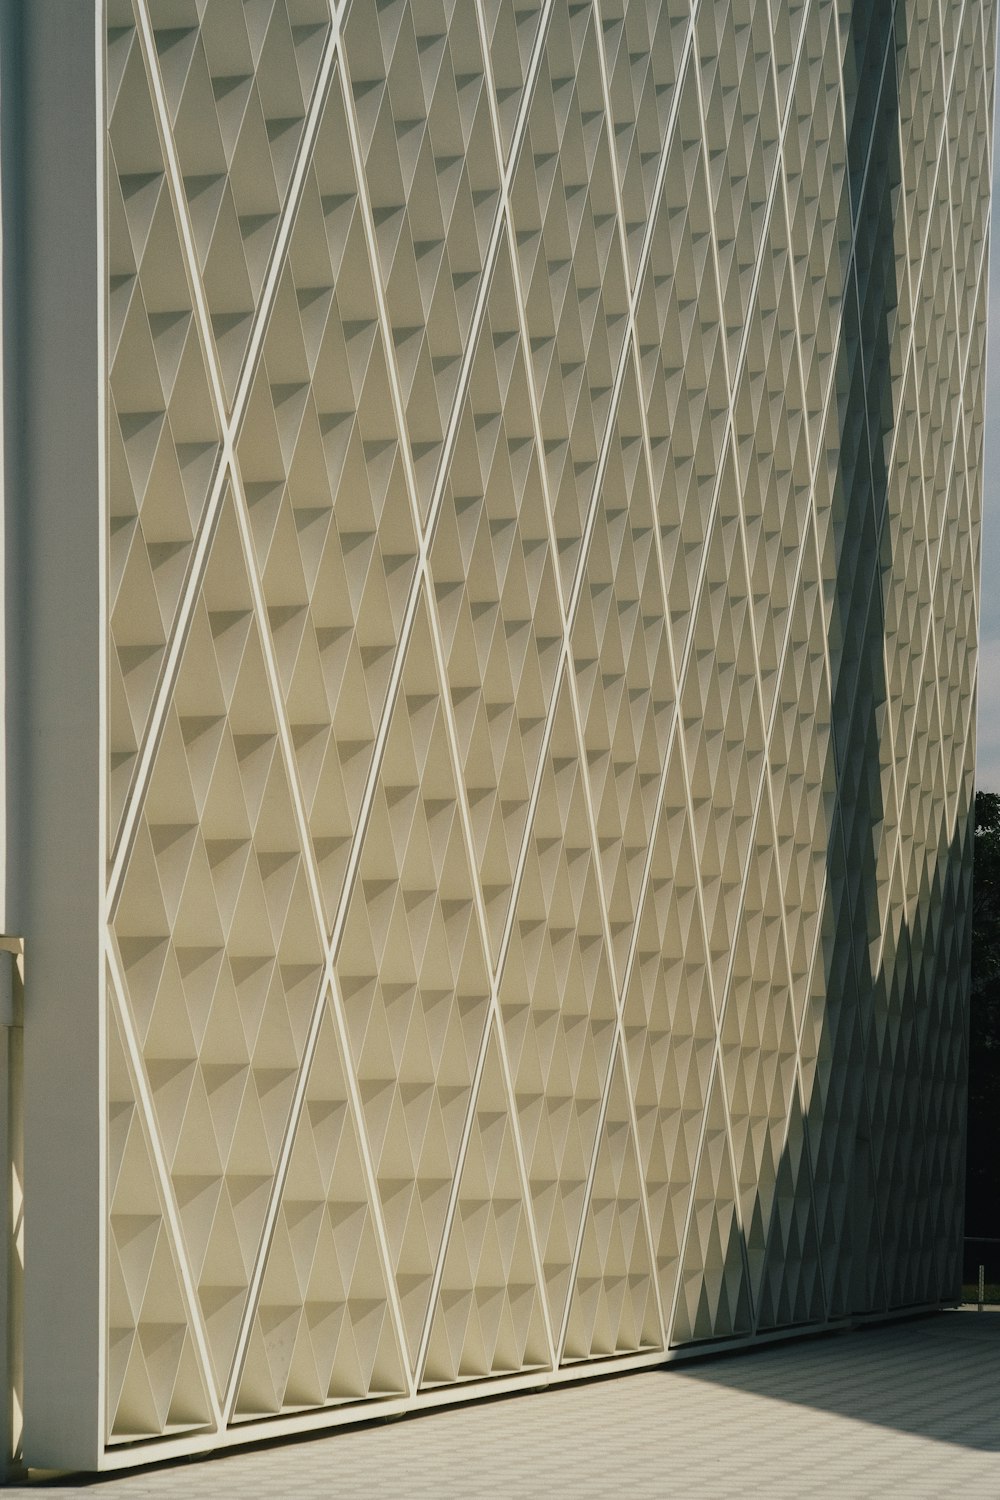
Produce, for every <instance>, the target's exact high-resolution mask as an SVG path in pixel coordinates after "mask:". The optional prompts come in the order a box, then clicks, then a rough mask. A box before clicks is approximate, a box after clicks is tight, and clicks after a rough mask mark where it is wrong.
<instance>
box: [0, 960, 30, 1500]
mask: <svg viewBox="0 0 1000 1500" xmlns="http://www.w3.org/2000/svg"><path fill="white" fill-rule="evenodd" d="M23 1002H24V944H23V943H22V942H21V939H20V938H10V937H0V1086H2V1087H3V1101H2V1105H0V1225H2V1233H3V1236H4V1243H3V1245H2V1246H0V1356H2V1357H3V1358H5V1360H6V1364H5V1369H4V1377H3V1379H4V1384H3V1394H2V1400H0V1483H3V1482H8V1483H9V1482H11V1481H13V1480H15V1479H18V1478H23V1476H24V1465H23V1463H22V1461H21V1428H22V1423H23V1411H22V1397H23V1381H22V1373H23V1358H22V1356H23V1346H22V1333H21V1323H22V1319H21V1311H22V1291H23V1277H24V1197H23V1192H22V1187H23V1180H24V1179H23V1167H22V1163H23V1136H22V1059H23V1052H24V1049H23V1036H24V1033H23V1024H22V1023H23V1014H24V1004H23Z"/></svg>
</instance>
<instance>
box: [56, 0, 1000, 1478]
mask: <svg viewBox="0 0 1000 1500" xmlns="http://www.w3.org/2000/svg"><path fill="white" fill-rule="evenodd" d="M106 24H107V40H106V53H105V55H104V58H103V67H104V69H105V83H104V89H105V98H104V110H105V117H104V124H105V126H106V152H107V155H106V172H105V186H104V193H105V204H104V214H105V223H106V251H105V254H106V263H105V268H104V274H105V275H106V307H107V316H106V330H105V332H106V339H107V359H106V368H107V440H106V476H107V496H108V500H107V536H106V568H107V592H106V621H105V629H106V641H107V679H106V680H107V688H106V724H107V757H106V776H107V795H106V798H105V802H106V809H107V828H106V835H105V837H106V847H107V854H108V858H107V888H106V912H107V933H106V944H105V951H106V964H107V980H106V983H107V1000H106V1017H107V1024H106V1030H107V1059H106V1081H105V1085H104V1088H105V1094H106V1098H105V1100H104V1104H103V1106H102V1107H104V1108H106V1111H107V1114H106V1180H105V1184H104V1193H105V1199H106V1202H105V1207H104V1209H103V1210H102V1212H104V1213H105V1214H106V1220H105V1223H106V1232H105V1240H104V1245H105V1250H104V1254H105V1262H106V1288H105V1294H104V1309H105V1322H106V1326H105V1338H106V1346H105V1363H104V1368H103V1371H102V1373H101V1376H100V1378H101V1380H102V1381H103V1391H102V1397H101V1400H102V1403H103V1410H104V1431H103V1434H102V1435H101V1437H100V1442H101V1443H102V1444H103V1445H104V1447H103V1450H102V1451H103V1457H102V1458H101V1459H100V1462H101V1463H102V1464H108V1465H113V1464H120V1463H127V1462H143V1461H148V1460H149V1459H150V1458H151V1457H154V1456H156V1454H157V1453H159V1452H163V1453H169V1452H176V1451H180V1450H184V1449H199V1448H200V1449H207V1448H212V1447H217V1446H220V1445H223V1444H225V1443H231V1442H234V1441H245V1440H247V1439H249V1438H251V1437H258V1436H262V1435H267V1434H268V1433H270V1432H285V1431H290V1430H293V1429H295V1428H296V1427H302V1428H306V1427H312V1426H316V1425H321V1424H324V1423H332V1422H335V1421H342V1420H351V1419H353V1420H357V1419H358V1418H360V1417H367V1416H370V1415H375V1414H377V1413H378V1412H379V1411H385V1412H391V1411H399V1410H402V1409H407V1408H412V1407H417V1406H420V1405H424V1404H427V1403H433V1402H437V1401H441V1400H444V1399H448V1398H450V1397H452V1398H453V1397H454V1396H456V1395H458V1394H461V1395H462V1396H463V1397H464V1396H467V1395H470V1394H477V1393H488V1392H489V1391H491V1390H496V1389H510V1388H512V1387H514V1386H517V1385H524V1386H531V1385H538V1384H547V1383H551V1382H552V1381H553V1380H555V1379H558V1378H560V1376H561V1375H569V1374H576V1373H579V1372H580V1370H581V1368H582V1367H583V1366H587V1365H589V1366H594V1364H595V1362H597V1361H603V1362H611V1363H614V1362H617V1363H618V1365H619V1366H620V1367H622V1368H625V1367H627V1366H629V1365H630V1364H631V1365H635V1364H641V1363H652V1362H659V1361H663V1360H664V1359H665V1358H667V1357H669V1356H670V1354H671V1352H672V1351H678V1350H680V1351H683V1350H685V1349H687V1350H694V1349H696V1350H699V1351H700V1350H702V1349H704V1348H705V1347H706V1346H709V1345H711V1344H712V1343H713V1342H716V1341H724V1340H728V1341H744V1340H749V1339H754V1338H758V1337H762V1336H766V1335H767V1334H769V1333H773V1332H775V1331H778V1330H781V1331H788V1330H793V1329H802V1330H809V1329H815V1328H818V1327H824V1326H829V1325H832V1324H836V1323H838V1322H842V1321H844V1320H847V1319H850V1318H852V1317H855V1318H856V1317H858V1316H861V1315H866V1314H885V1313H887V1312H891V1311H894V1310H898V1309H905V1308H915V1307H922V1306H927V1305H937V1304H938V1303H940V1302H941V1301H942V1300H948V1299H952V1298H954V1297H955V1296H956V1295H957V1292H958V1283H959V1270H960V1257H959V1247H960V1235H961V1221H962V1201H961V1188H960V1183H961V1180H962V1160H963V1150H964V1143H963V1129H964V1126H963V1115H964V1088H965V1083H964V1076H965V1065H966V1060H965V1047H966V1040H965V1029H966V979H965V972H966V965H967V961H968V930H969V926H968V924H969V902H970V880H971V864H970V858H969V852H970V851H969V811H970V803H971V798H972V767H973V761H972V756H973V733H974V723H975V718H974V707H975V640H976V629H977V618H978V590H979V579H978V559H979V517H980V501H981V476H982V452H983V378H984V348H985V295H986V264H987V222H988V200H989V179H990V136H991V123H992V97H993V96H992V89H993V83H992V60H993V55H994V50H995V41H994V7H993V5H992V3H990V0H940V3H939V0H896V3H895V4H893V3H891V0H863V3H862V0H856V3H851V0H518V3H517V4H516V5H515V4H514V3H513V0H353V3H351V4H343V3H341V4H337V3H330V0H211V3H210V4H209V3H206V0H107V3H106ZM29 983H30V978H29ZM27 1212H28V1213H30V1198H29V1200H28V1210H27ZM602 1367H604V1366H602ZM95 1378H96V1377H95Z"/></svg>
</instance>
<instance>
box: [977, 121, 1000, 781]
mask: <svg viewBox="0 0 1000 1500" xmlns="http://www.w3.org/2000/svg"><path fill="white" fill-rule="evenodd" d="M989 299H990V300H989V325H988V334H987V354H986V474H985V484H984V488H983V570H982V588H981V593H980V626H979V629H980V647H979V733H978V738H977V746H976V751H977V755H976V759H977V766H976V785H977V787H979V788H981V789H982V790H983V791H1000V584H998V580H1000V132H998V131H997V130H996V128H995V123H994V133H993V226H992V242H991V245H990V290H989Z"/></svg>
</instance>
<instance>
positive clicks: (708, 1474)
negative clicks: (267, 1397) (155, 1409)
mask: <svg viewBox="0 0 1000 1500" xmlns="http://www.w3.org/2000/svg"><path fill="white" fill-rule="evenodd" d="M84 1489H87V1490H89V1493H90V1500H98V1497H99V1500H138V1497H140V1496H141V1497H143V1500H146V1497H149V1500H181V1497H183V1500H256V1497H258V1496H260V1497H265V1496H266V1497H271V1496H279V1497H282V1496H286V1497H288V1500H314V1497H315V1500H320V1497H322V1500H342V1497H343V1500H354V1497H359V1500H368V1497H371V1500H375V1497H377V1500H425V1497H426V1500H476V1497H489V1500H507V1497H511V1500H535V1497H538V1500H560V1497H563V1496H566V1497H571V1500H605V1497H618V1496H624V1497H628V1500H668V1497H670V1500H672V1497H677V1500H689V1497H690V1500H701V1497H706V1500H708V1497H711V1500H716V1497H719V1500H721V1497H741V1500H749V1497H758V1496H761V1497H768V1500H770V1497H771V1496H793V1497H796V1500H798V1497H799V1496H815V1495H825V1496H837V1497H845V1500H861V1497H872V1500H874V1497H878V1500H884V1497H887V1496H893V1497H895V1496H905V1497H910V1496H917V1497H924V1496H934V1497H937V1496H946V1497H953V1496H958V1497H961V1500H972V1497H979V1496H984V1497H992V1500H997V1497H1000V1313H983V1314H981V1315H980V1314H977V1313H976V1312H974V1311H963V1312H958V1313H941V1314H938V1315H937V1316H936V1317H932V1318H925V1319H921V1320H919V1321H915V1322H911V1323H905V1324H897V1325H895V1326H892V1325H890V1326H887V1327H875V1328H869V1329H865V1330H863V1331H861V1332H857V1333H846V1334H837V1335H832V1336H830V1337H828V1338H824V1339H811V1340H808V1341H805V1342H802V1343H798V1344H795V1343H792V1344H784V1345H779V1346H776V1347H772V1348H769V1349H766V1350H763V1351H761V1352H759V1353H754V1354H741V1355H734V1356H730V1357H728V1358H724V1359H713V1360H705V1361H702V1362H700V1363H698V1364H695V1365H683V1364H677V1365H673V1366H672V1367H670V1368H669V1369H663V1370H656V1371H651V1372H649V1373H645V1372H644V1373H642V1374H637V1375H627V1376H624V1377H619V1378H617V1379H614V1380H602V1381H594V1382H591V1383H589V1384H586V1385H580V1386H564V1387H561V1388H559V1389H556V1390H552V1391H548V1392H545V1393H543V1394H539V1395H529V1396H521V1397H516V1398H512V1399H510V1400H503V1401H494V1402H482V1403H478V1404H476V1405H472V1406H468V1407H463V1408H453V1409H452V1410H450V1411H447V1410H446V1411H443V1412H437V1413H434V1414H432V1415H428V1416H424V1417H419V1418H415V1419H409V1420H406V1421H400V1422H395V1423H392V1424H390V1425H386V1426H378V1427H370V1428H365V1429H362V1430H358V1431H340V1432H337V1433H334V1434H333V1435H332V1436H330V1437H323V1438H314V1439H312V1440H310V1441H306V1442H301V1443H284V1444H280V1445H277V1446H273V1447H269V1448H257V1449H255V1450H253V1451H250V1452H243V1453H231V1454H229V1455H226V1456H223V1457H221V1458H214V1459H208V1460H204V1461H202V1462H199V1463H196V1464H190V1463H188V1464H178V1465H172V1466H168V1467H165V1468H160V1469H155V1470H147V1471H145V1472H143V1473H141V1474H129V1475H125V1476H121V1477H118V1478H109V1479H105V1480H101V1481H97V1482H95V1483H94V1484H92V1485H81V1484H74V1483H69V1482H66V1481H58V1482H55V1483H50V1484H46V1485H45V1486H44V1488H40V1487H38V1486H30V1487H26V1486H25V1487H17V1488H14V1489H12V1490H9V1491H8V1492H7V1493H8V1494H13V1495H22V1496H24V1495H28V1494H31V1496H32V1497H33V1500H47V1497H48V1495H50V1494H53V1495H54V1494H64V1495H65V1494H80V1493H82V1491H83V1490H84Z"/></svg>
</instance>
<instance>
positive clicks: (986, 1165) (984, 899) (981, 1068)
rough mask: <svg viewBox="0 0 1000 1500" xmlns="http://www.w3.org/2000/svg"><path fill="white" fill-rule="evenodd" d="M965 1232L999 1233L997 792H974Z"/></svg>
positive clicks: (999, 810) (999, 893)
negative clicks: (974, 828) (974, 817)
mask: <svg viewBox="0 0 1000 1500" xmlns="http://www.w3.org/2000/svg"><path fill="white" fill-rule="evenodd" d="M974 851H975V853H974V873H973V887H972V1006H971V1015H970V1026H969V1145H968V1158H967V1169H966V1200H965V1232H966V1235H988V1236H990V1237H992V1238H1000V793H997V792H977V793H976V836H975V843H974Z"/></svg>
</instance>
